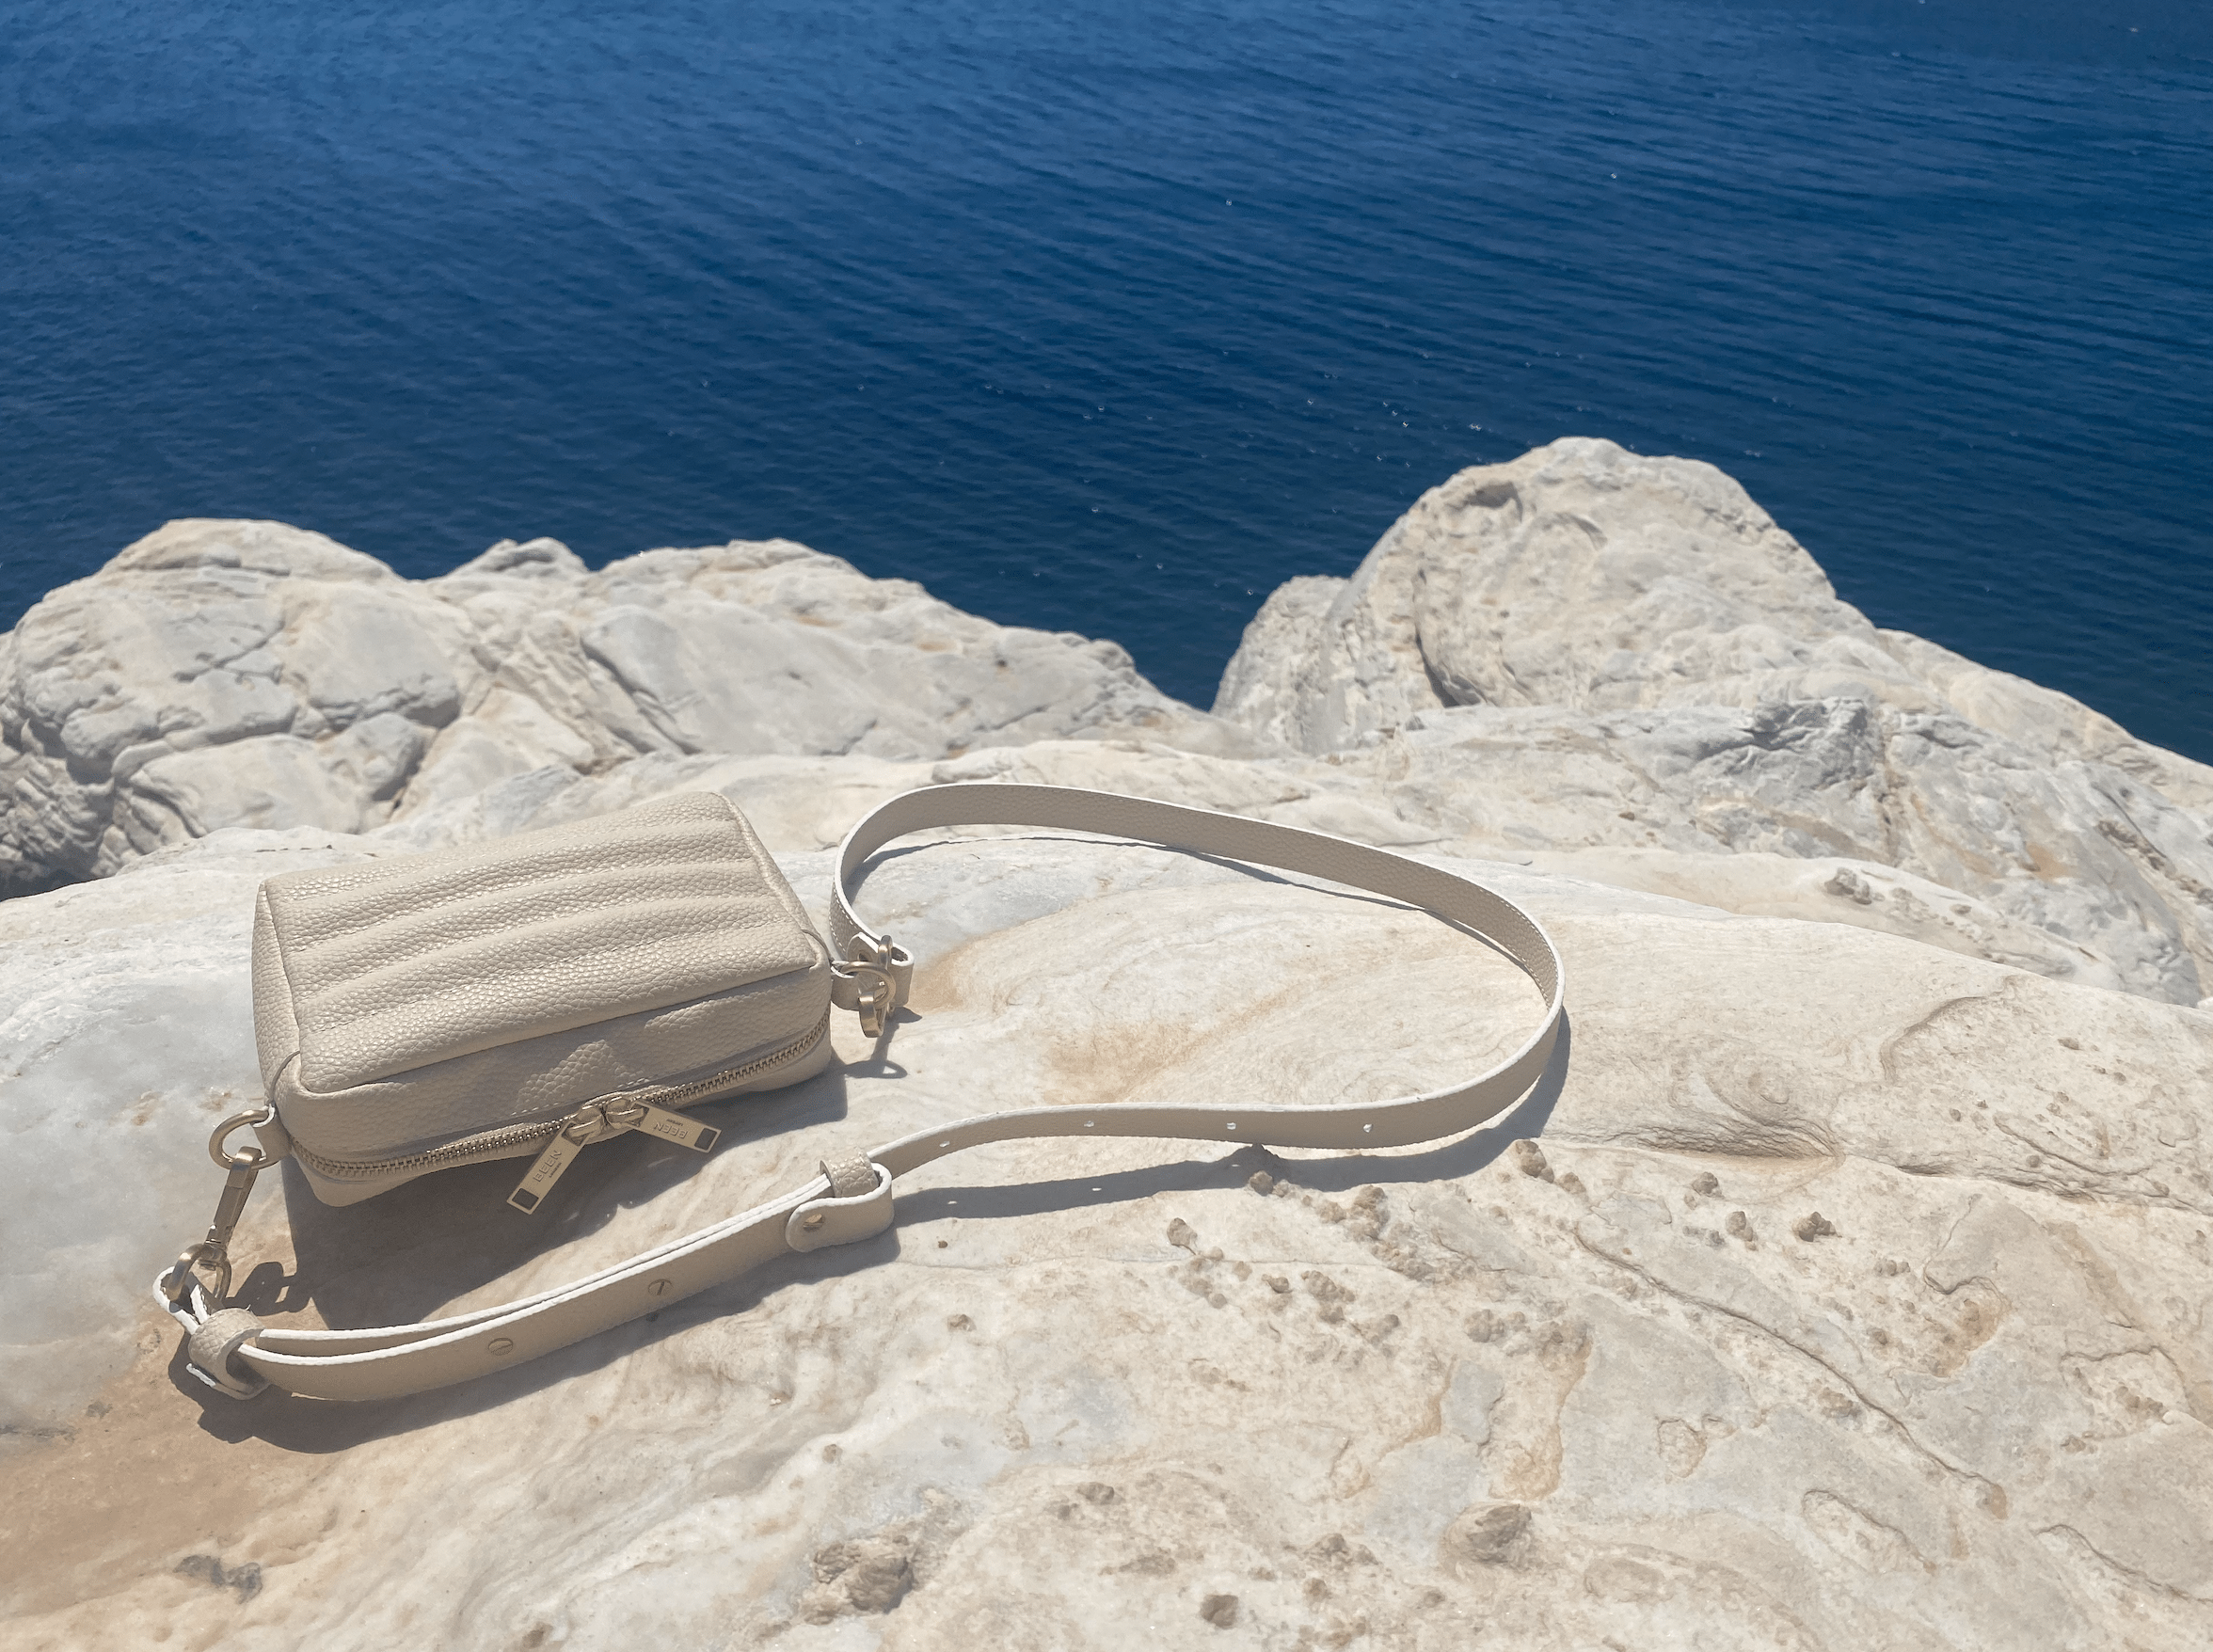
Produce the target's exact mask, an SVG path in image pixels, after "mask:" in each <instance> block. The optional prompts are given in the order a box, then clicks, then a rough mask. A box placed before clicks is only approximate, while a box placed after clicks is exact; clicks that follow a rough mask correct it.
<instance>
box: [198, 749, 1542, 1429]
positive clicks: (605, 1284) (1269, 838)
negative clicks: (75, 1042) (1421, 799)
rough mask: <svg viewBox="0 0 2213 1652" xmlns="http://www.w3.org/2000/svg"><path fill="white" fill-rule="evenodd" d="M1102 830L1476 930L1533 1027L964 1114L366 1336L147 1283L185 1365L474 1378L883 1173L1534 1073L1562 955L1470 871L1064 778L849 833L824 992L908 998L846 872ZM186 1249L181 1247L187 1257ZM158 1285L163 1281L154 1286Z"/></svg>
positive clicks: (347, 1395)
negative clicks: (990, 1145) (1470, 1053)
mask: <svg viewBox="0 0 2213 1652" xmlns="http://www.w3.org/2000/svg"><path fill="white" fill-rule="evenodd" d="M987 823H988V824H996V825H1014V826H1039V827H1049V828H1059V829H1064V830H1070V831H1078V832H1088V833H1099V834H1109V835H1112V836H1117V837H1125V838H1135V839H1138V840H1139V841H1141V842H1146V843H1156V844H1162V845H1165V846H1167V847H1170V848H1172V849H1182V850H1197V851H1198V852H1200V853H1202V854H1210V855H1219V856H1223V857H1225V858H1228V859H1233V860H1239V861H1248V862H1252V863H1256V864H1259V865H1264V866H1276V867H1280V868H1282V869H1283V870H1287V871H1292V872H1300V873H1305V874H1308V875H1310V876H1313V877H1317V878H1324V879H1328V880H1329V881H1330V882H1335V883H1342V884H1347V885H1350V886H1352V887H1354V888H1359V889H1364V890H1368V891H1370V892H1372V893H1375V894H1378V895H1383V896H1387V897H1391V898H1392V899H1394V900H1400V901H1404V902H1406V903H1408V904H1409V905H1412V906H1419V907H1425V908H1426V909H1428V910H1429V911H1430V912H1432V913H1436V914H1438V915H1439V916H1441V917H1442V918H1444V919H1446V920H1447V921H1449V922H1451V923H1453V924H1456V925H1458V926H1460V927H1463V928H1465V929H1472V930H1473V931H1474V932H1475V933H1476V934H1478V935H1480V936H1482V937H1484V938H1486V939H1488V940H1489V941H1490V942H1492V943H1493V944H1494V945H1497V946H1499V947H1500V948H1502V949H1503V950H1504V951H1505V953H1506V954H1507V956H1509V957H1510V958H1512V959H1513V961H1515V962H1516V963H1518V964H1519V965H1520V967H1521V968H1522V970H1523V971H1525V972H1526V973H1527V974H1528V975H1529V977H1530V978H1531V979H1532V980H1533V981H1535V982H1536V986H1537V989H1538V991H1539V992H1540V993H1543V995H1544V1018H1543V1022H1542V1025H1539V1026H1538V1028H1537V1029H1536V1032H1535V1033H1533V1034H1532V1035H1531V1036H1530V1037H1529V1038H1528V1040H1526V1041H1524V1042H1523V1043H1522V1044H1521V1046H1520V1048H1519V1049H1517V1050H1516V1051H1515V1052H1514V1053H1513V1054H1512V1055H1510V1056H1507V1057H1506V1058H1505V1060H1503V1061H1501V1062H1500V1063H1498V1064H1497V1065H1496V1066H1495V1067H1493V1068H1491V1069H1490V1070H1489V1072H1484V1073H1482V1074H1480V1075H1478V1076H1477V1077H1475V1078H1473V1079H1471V1080H1469V1081H1468V1082H1466V1083H1464V1084H1460V1085H1456V1086H1454V1087H1453V1088H1449V1089H1441V1090H1432V1091H1430V1092H1428V1093H1426V1094H1424V1095H1416V1096H1407V1097H1404V1098H1401V1099H1398V1100H1395V1101H1385V1102H1368V1103H1359V1104H1345V1105H1333V1106H1305V1107H1299V1106H1239V1105H1234V1104H1209V1105H1203V1106H1201V1105H1172V1106H1123V1105H1108V1106H1104V1107H1074V1106H1051V1107H1027V1108H1020V1109H1016V1110H1014V1111H1011V1112H1005V1113H983V1114H978V1115H976V1116H974V1117H972V1118H967V1119H962V1120H956V1121H954V1122H952V1123H949V1124H944V1125H940V1126H937V1127H935V1128H932V1129H930V1130H922V1131H916V1132H915V1134H913V1135H911V1136H902V1137H900V1139H899V1140H897V1141H893V1142H888V1143H886V1144H884V1146H882V1147H878V1148H874V1149H871V1150H870V1151H869V1152H867V1153H865V1154H855V1155H853V1156H852V1157H850V1158H846V1159H841V1160H836V1161H833V1162H829V1163H825V1164H824V1165H823V1167H822V1171H821V1174H820V1175H819V1176H816V1177H814V1178H813V1179H812V1180H810V1181H809V1182H807V1183H805V1184H804V1186H801V1187H797V1188H794V1189H793V1190H792V1191H790V1192H789V1193H787V1194H785V1195H784V1196H783V1197H781V1198H779V1199H771V1200H770V1201H769V1202H768V1203H766V1204H761V1205H756V1206H755V1207H754V1208H753V1209H752V1210H749V1211H745V1212H742V1213H741V1214H740V1215H734V1216H730V1217H728V1218H726V1219H724V1220H723V1221H721V1222H717V1223H715V1224H713V1225H712V1226H710V1227H707V1228H703V1229H700V1230H699V1231H696V1232H693V1233H690V1234H687V1235H686V1236H684V1237H683V1238H681V1239H676V1240H672V1241H670V1242H669V1243H667V1244H665V1245H661V1246H658V1247H655V1248H653V1249H651V1250H648V1251H645V1252H644V1253H643V1254H642V1255H639V1256H635V1257H632V1258H631V1259H630V1260H629V1261H628V1262H624V1263H618V1264H617V1265H615V1266H613V1267H610V1268H605V1269H602V1270H601V1271H600V1272H598V1273H596V1274H593V1275H591V1276H590V1277H589V1278H587V1279H578V1280H576V1281H575V1282H573V1283H571V1284H566V1285H562V1286H558V1287H556V1288H555V1289H553V1290H549V1291H541V1292H539V1293H538V1294H536V1295H533V1296H526V1297H524V1298H522V1299H521V1300H520V1301H517V1302H510V1303H506V1304H504V1305H502V1306H500V1307H496V1308H484V1309H478V1310H475V1311H473V1312H470V1313H463V1314H455V1315H453V1316H450V1317H448V1318H444V1319H436V1320H430V1321H427V1322H425V1323H423V1324H421V1325H408V1326H387V1327H384V1328H381V1329H374V1330H354V1331H309V1330H286V1329H283V1328H281V1327H279V1326H264V1325H263V1324H262V1323H261V1321H260V1320H258V1319H256V1318H255V1317H254V1315H253V1314H251V1313H250V1312H248V1311H247V1310H244V1309H233V1308H224V1307H222V1305H221V1303H220V1302H219V1301H217V1302H215V1303H214V1304H212V1305H211V1304H210V1303H209V1301H208V1299H207V1297H206V1296H205V1294H204V1293H203V1292H201V1291H199V1289H198V1288H197V1287H196V1288H195V1289H194V1290H193V1291H192V1292H190V1293H189V1294H188V1295H187V1296H186V1298H185V1300H184V1301H183V1302H179V1301H177V1300H176V1299H175V1298H174V1297H173V1295H171V1294H170V1292H168V1291H166V1290H165V1289H164V1288H163V1287H162V1286H161V1285H158V1284H157V1286H156V1295H157V1297H158V1298H159V1299H160V1300H161V1302H162V1306H163V1307H164V1308H165V1309H167V1310H169V1311H170V1312H172V1313H174V1314H175V1315H176V1316H177V1317H178V1319H179V1320H180V1321H182V1322H183V1324H184V1326H185V1327H186V1329H187V1331H188V1333H189V1334H190V1340H191V1356H192V1362H193V1364H194V1366H195V1367H196V1368H197V1370H198V1372H199V1374H200V1375H201V1376H203V1377H204V1378H205V1379H206V1380H207V1381H208V1383H209V1385H210V1386H211V1387H214V1388H215V1389H217V1390H221V1391H223V1392H225V1393H231V1394H233V1395H237V1396H239V1397H246V1396H248V1395H250V1394H253V1393H257V1392H259V1391H260V1390H261V1389H262V1388H263V1386H269V1385H273V1386H275V1387H278V1388H280V1389H284V1390H288V1391H290V1392H292V1393H295V1394H300V1395H304V1396H308V1397H310V1398H314V1399H327V1400H373V1399H389V1398H392V1397H394V1396H397V1395H401V1394H411V1393H418V1392H421V1391H422V1390H425V1389H433V1388H439V1387H442V1386H444V1385H445V1384H448V1383H454V1382H461V1381H464V1380H466V1379H467V1378H470V1377H473V1376H482V1375H485V1374H487V1373H490V1372H493V1371H498V1370H501V1369H502V1368H503V1367H506V1366H511V1365H515V1364H517V1363H518V1362H520V1361H522V1360H524V1359H528V1358H533V1357H534V1356H536V1355H540V1354H546V1353H550V1352H551V1351H552V1350H554V1349H556V1348H562V1347H565V1346H567V1345H568V1344H569V1343H571V1342H580V1341H581V1340H582V1339H584V1338H585V1337H589V1336H592V1335H594V1334H595V1333H597V1332H598V1331H603V1330H607V1329H609V1328H611V1327H613V1326H618V1325H622V1324H624V1323H625V1322H627V1321H629V1320H632V1319H636V1318H638V1317H639V1316H640V1315H643V1314H645V1313H648V1312H651V1311H653V1310H656V1309H660V1308H664V1307H666V1306H667V1305H668V1304H670V1303H672V1302H675V1301H677V1300H679V1299H680V1298H682V1297H685V1296H689V1295H693V1294H694V1293H695V1292H699V1291H704V1290H707V1289H708V1288H709V1287H710V1286H713V1285H718V1284H721V1283H723V1282H724V1281H725V1280H728V1279H734V1278H736V1277H738V1276H739V1275H740V1274H743V1273H745V1272H747V1271H748V1270H750V1269H752V1268H755V1267H757V1266H759V1265H760V1264H761V1263H766V1262H769V1261H771V1260H772V1259H774V1258H776V1257H778V1256H782V1255H784V1254H786V1253H787V1252H789V1251H807V1250H819V1249H821V1248H822V1247H825V1246H830V1245H843V1244H850V1243H852V1242H853V1241H855V1240H858V1239H865V1238H868V1237H870V1236H871V1235H873V1234H877V1233H881V1232H883V1231H884V1230H885V1229H886V1228H888V1227H890V1226H891V1222H892V1183H893V1181H894V1179H895V1178H897V1177H900V1176H903V1175H905V1174H906V1173H907V1172H908V1171H910V1170H913V1169H915V1168H919V1167H920V1166H923V1165H927V1164H929V1163H930V1162H931V1161H932V1160H934V1159H940V1158H943V1157H945V1156H946V1155H947V1154H948V1153H955V1152H960V1151H962V1150H963V1148H971V1147H979V1146H981V1145H983V1144H984V1143H986V1142H995V1141H1011V1140H1015V1139H1018V1138H1023V1137H1039V1136H1164V1137H1170V1138H1176V1139H1183V1140H1199V1141H1219V1142H1229V1143H1232V1144H1241V1143H1245V1142H1257V1143H1261V1144H1263V1145H1266V1146H1269V1147H1303V1148H1367V1147H1404V1146H1408V1145H1409V1144H1412V1143H1415V1142H1422V1141H1429V1140H1433V1139H1435V1138H1436V1137H1439V1136H1453V1135H1457V1134H1459V1133H1460V1132H1462V1131H1466V1130H1470V1129H1473V1127H1474V1126H1476V1125H1478V1124H1480V1123H1482V1122H1483V1121H1484V1120H1487V1119H1489V1118H1491V1117H1493V1116H1494V1115H1496V1114H1498V1113H1500V1112H1503V1111H1504V1110H1505V1108H1506V1107H1507V1106H1508V1105H1510V1104H1512V1103H1514V1102H1515V1101H1517V1100H1518V1099H1520V1096H1521V1095H1523V1094H1524V1093H1525V1092H1526V1091H1527V1090H1528V1089H1529V1088H1530V1087H1531V1086H1532V1085H1534V1084H1535V1083H1536V1080H1537V1078H1538V1076H1539V1075H1540V1074H1541V1073H1542V1072H1544V1069H1545V1065H1546V1063H1547V1062H1548V1061H1549V1060H1550V1059H1551V1057H1552V1046H1553V1043H1554V1041H1555V1040H1557V1038H1558V1036H1559V1030H1560V1022H1561V1015H1562V1010H1563V1008H1564V1003H1565V998H1564V993H1563V981H1562V977H1561V969H1560V958H1559V953H1558V952H1557V950H1555V948H1554V947H1553V945H1552V938H1551V937H1550V936H1548V935H1547V934H1546V933H1545V931H1544V929H1542V928H1541V927H1540V926H1539V925H1538V924H1537V922H1536V920H1535V919H1534V918H1532V917H1531V916H1530V915H1529V914H1528V913H1525V912H1523V911H1522V910H1521V909H1520V907H1518V906H1516V905H1515V904H1514V903H1513V902H1512V901H1510V900H1508V899H1506V898H1505V897H1504V896H1503V895H1499V894H1497V893H1496V892H1495V891H1493V890H1490V889H1487V888H1485V887H1484V886H1483V885H1482V884H1480V883H1476V882H1472V881H1471V880H1469V879H1466V878H1461V877H1458V876H1456V875H1455V874H1453V873H1451V872H1446V871H1441V870H1440V869H1439V868H1437V867H1435V866H1428V865H1425V863H1423V862H1421V861H1416V860H1411V859H1409V858H1408V857H1407V856H1405V855H1399V854H1393V853H1392V852H1391V851H1390V850H1380V849H1374V848H1371V847H1369V846H1368V845H1365V844H1360V843H1353V842H1350V841H1348V840H1346V839H1345V838H1341V837H1332V836H1329V835H1328V834H1324V833H1320V832H1307V831H1301V830H1299V829H1298V828H1295V827H1290V826H1278V825H1274V824H1272V823H1270V822H1267V821H1264V820H1249V819H1246V818H1243V817H1241V816H1236V815H1223V814H1217V813H1215V812H1214V811H1212V810H1207V809H1190V808H1184V807H1181V806H1179V805H1177V804H1173V803H1161V802H1151V801H1149V800H1147V799H1144V798H1134V797H1124V796H1122V795H1120V794H1117V793H1113V792H1101V791H1086V790H1081V789H1078V788H1075V787H1072V786H1012V785H1000V784H992V783H980V784H963V785H956V786H931V787H928V788H925V789H923V790H919V791H911V792H907V793H904V794H903V795H901V796H900V797H896V798H894V799H892V800H891V801H890V802H887V803H885V804H884V805H883V806H882V807H880V808H878V809H876V810H875V811H874V812H873V813H871V814H870V815H868V818H865V819H863V820H862V821H861V822H860V824H859V825H857V826H855V827H854V828H853V829H852V833H851V834H848V835H847V837H846V840H845V843H844V845H843V846H842V847H841V848H840V850H838V856H837V876H836V890H835V894H834V896H833V899H832V910H831V933H832V939H833V943H834V948H835V950H836V952H837V953H838V954H839V955H840V956H841V958H842V960H843V964H842V966H841V968H840V969H839V971H838V979H837V985H836V997H837V999H838V1001H839V1002H840V1003H841V1004H844V1005H845V1006H846V1007H847V1008H849V1009H860V1010H861V1013H862V1016H863V1020H864V1025H867V1024H868V1021H869V1020H870V1012H871V1010H873V1011H874V1020H875V1022H876V1025H878V1026H881V1025H882V1024H883V1022H884V1019H885V1018H887V1017H888V1016H889V1015H890V1014H891V1013H892V1012H894V1011H895V1010H896V1009H898V1008H899V1007H900V1004H902V1003H904V1001H905V999H906V994H907V990H908V986H909V983H910V982H911V980H912V977H913V969H914V963H913V960H912V959H911V958H910V957H908V955H907V954H906V953H905V952H904V951H903V950H902V949H901V948H900V947H897V946H895V945H893V944H892V943H891V941H890V938H889V937H888V936H885V935H884V934H881V933H879V932H877V931H875V930H872V929H869V928H868V926H867V925H866V924H865V923H863V922H862V921H861V919H860V917H859V915H858V914H857V913H855V912H854V910H853V903H852V884H853V880H854V875H855V874H856V873H857V872H858V871H859V870H860V868H861V866H862V865H863V864H864V863H865V862H866V861H867V860H868V856H869V855H870V854H872V853H873V852H874V851H875V850H878V849H880V848H882V847H883V846H884V844H886V843H888V842H890V841H891V840H892V839H893V838H896V837H901V836H904V835H906V834H909V833H913V832H923V831H929V830H931V829H934V828H940V827H947V826H958V825H981V824H987ZM188 1254H189V1253H188ZM164 1277H165V1279H167V1277H168V1276H166V1275H165V1276H164Z"/></svg>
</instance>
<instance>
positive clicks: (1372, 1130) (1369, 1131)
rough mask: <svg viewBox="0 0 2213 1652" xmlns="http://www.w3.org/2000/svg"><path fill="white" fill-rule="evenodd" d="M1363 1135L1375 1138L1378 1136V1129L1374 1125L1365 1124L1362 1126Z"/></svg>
mask: <svg viewBox="0 0 2213 1652" xmlns="http://www.w3.org/2000/svg"><path fill="white" fill-rule="evenodd" d="M1375 1134H1376V1127H1375V1126H1374V1125H1373V1124H1363V1125H1361V1135H1362V1136H1373V1135H1375Z"/></svg>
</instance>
